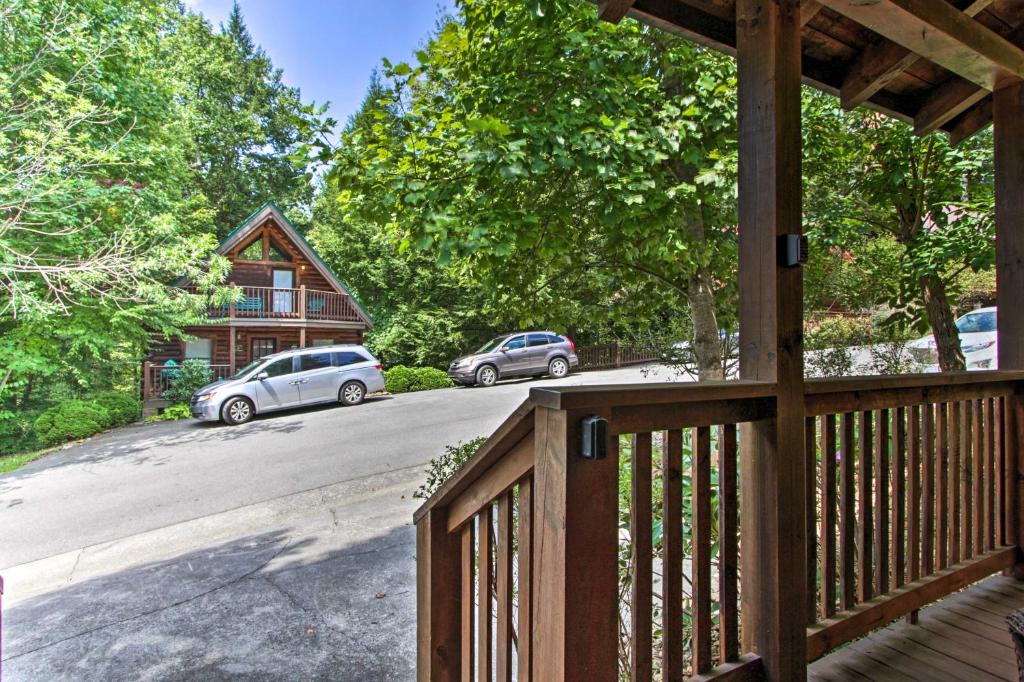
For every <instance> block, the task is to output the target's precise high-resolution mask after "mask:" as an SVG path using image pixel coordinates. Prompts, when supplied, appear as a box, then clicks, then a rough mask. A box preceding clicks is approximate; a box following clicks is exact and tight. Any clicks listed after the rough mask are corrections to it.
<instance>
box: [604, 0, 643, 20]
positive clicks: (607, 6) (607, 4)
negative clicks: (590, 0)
mask: <svg viewBox="0 0 1024 682" xmlns="http://www.w3.org/2000/svg"><path fill="white" fill-rule="evenodd" d="M635 1H636V0H601V2H600V3H598V5H597V18H598V19H600V20H601V21H607V22H609V23H612V24H617V23H619V22H620V21H622V20H623V19H624V18H625V17H626V13H627V12H629V10H630V9H632V8H633V3H634V2H635Z"/></svg>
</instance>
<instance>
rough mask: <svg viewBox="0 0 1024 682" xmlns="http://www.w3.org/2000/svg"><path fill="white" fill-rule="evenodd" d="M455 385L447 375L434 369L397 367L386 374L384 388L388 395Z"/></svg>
mask: <svg viewBox="0 0 1024 682" xmlns="http://www.w3.org/2000/svg"><path fill="white" fill-rule="evenodd" d="M454 385H455V384H453V383H452V380H451V379H449V378H448V375H447V374H445V373H444V372H442V371H441V370H439V369H436V368H434V367H406V366H405V365H397V366H395V367H392V368H391V369H389V370H387V371H386V372H384V387H385V388H386V389H387V391H388V393H410V392H412V391H429V390H432V389H435V388H449V387H451V386H454Z"/></svg>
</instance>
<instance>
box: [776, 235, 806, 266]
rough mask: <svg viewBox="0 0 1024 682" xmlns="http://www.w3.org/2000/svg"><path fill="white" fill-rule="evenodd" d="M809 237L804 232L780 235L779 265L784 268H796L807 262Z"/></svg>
mask: <svg viewBox="0 0 1024 682" xmlns="http://www.w3.org/2000/svg"><path fill="white" fill-rule="evenodd" d="M807 250H808V246H807V237H806V235H802V234H782V235H779V244H778V252H779V265H781V266H782V267H784V268H795V267H796V266H798V265H800V264H801V263H806V262H807Z"/></svg>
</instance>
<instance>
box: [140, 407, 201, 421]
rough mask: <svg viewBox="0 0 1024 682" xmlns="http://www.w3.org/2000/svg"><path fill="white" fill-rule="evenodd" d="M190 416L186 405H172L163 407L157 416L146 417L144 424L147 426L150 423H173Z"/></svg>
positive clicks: (189, 410) (190, 413) (190, 412)
mask: <svg viewBox="0 0 1024 682" xmlns="http://www.w3.org/2000/svg"><path fill="white" fill-rule="evenodd" d="M191 416H192V410H191V409H190V408H189V406H188V403H174V404H173V405H168V406H167V407H165V408H164V409H163V410H162V411H161V412H160V413H159V414H153V415H150V416H148V417H146V419H145V422H146V423H147V424H149V423H152V422H173V421H177V420H179V419H188V418H189V417H191Z"/></svg>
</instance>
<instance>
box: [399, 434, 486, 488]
mask: <svg viewBox="0 0 1024 682" xmlns="http://www.w3.org/2000/svg"><path fill="white" fill-rule="evenodd" d="M486 441H487V438H485V437H483V436H480V437H478V438H473V439H472V440H470V441H469V442H468V443H463V442H462V441H459V442H458V444H456V445H445V446H444V453H443V454H442V455H440V456H438V457H434V458H433V459H431V460H430V468H429V469H427V482H426V483H424V484H423V485H421V486H420V487H419V488H418V489H417V490H416V492H415V493H413V497H418V498H420V499H423V500H425V499H427V498H428V497H430V496H431V495H433V494H434V493H435V492H437V489H438V488H440V487H441V486H442V485H443V484H444V482H445V481H447V480H448V479H449V478H451V477H452V476H454V475H455V474H456V472H458V470H459V469H461V468H462V467H463V466H465V465H466V462H468V461H469V460H470V458H471V457H472V456H473V455H475V454H476V451H477V450H479V449H480V446H481V445H483V444H484V442H486Z"/></svg>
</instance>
